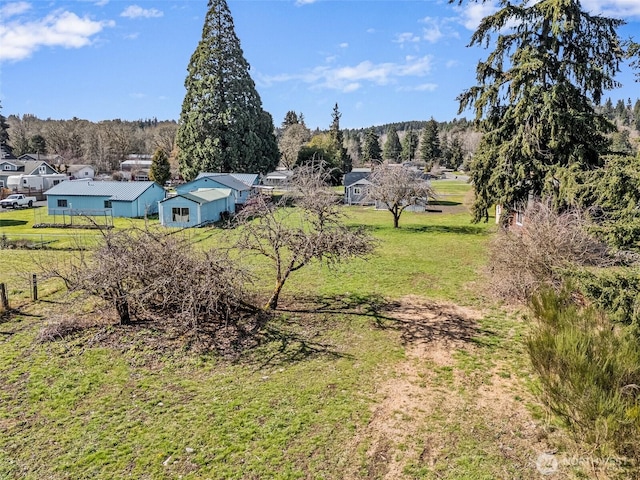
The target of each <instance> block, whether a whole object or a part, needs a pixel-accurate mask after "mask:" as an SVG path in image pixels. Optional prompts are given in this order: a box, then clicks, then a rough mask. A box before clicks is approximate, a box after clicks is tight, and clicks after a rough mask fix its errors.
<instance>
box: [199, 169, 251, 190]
mask: <svg viewBox="0 0 640 480" xmlns="http://www.w3.org/2000/svg"><path fill="white" fill-rule="evenodd" d="M221 175H229V176H231V177H233V178H235V179H236V180H239V181H241V182H242V183H244V184H245V185H248V186H249V187H252V186H254V185H255V184H256V183H257V180H258V177H259V175H258V174H257V173H212V172H202V173H199V174H198V176H197V177H196V178H195V179H196V180H199V179H200V178H203V177H219V176H221Z"/></svg>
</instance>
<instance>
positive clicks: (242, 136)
mask: <svg viewBox="0 0 640 480" xmlns="http://www.w3.org/2000/svg"><path fill="white" fill-rule="evenodd" d="M187 70H188V75H187V78H186V80H185V87H186V90H187V93H186V96H185V98H184V101H183V103H182V112H181V114H180V125H179V127H178V132H177V135H176V145H177V147H178V149H179V151H178V161H179V164H180V171H181V173H182V175H183V176H184V178H185V179H187V180H190V179H193V178H194V177H195V176H196V175H197V174H198V173H199V172H202V171H209V172H216V171H229V172H256V173H258V172H259V173H264V172H267V171H269V170H272V169H273V168H275V167H276V165H277V164H278V156H279V154H278V145H277V143H276V138H275V135H274V126H273V119H272V117H271V115H270V114H269V113H267V112H266V111H264V110H263V108H262V101H261V100H260V96H259V95H258V92H257V90H256V87H255V84H254V82H253V80H252V79H251V76H250V75H249V64H248V63H247V61H246V60H245V58H244V56H243V52H242V49H241V47H240V41H239V39H238V37H237V36H236V34H235V31H234V26H233V18H232V17H231V12H230V11H229V7H228V6H227V2H226V1H225V0H209V4H208V11H207V15H206V18H205V22H204V27H203V29H202V39H201V40H200V43H199V44H198V46H197V48H196V50H195V52H194V53H193V55H192V56H191V60H190V62H189V66H188V68H187Z"/></svg>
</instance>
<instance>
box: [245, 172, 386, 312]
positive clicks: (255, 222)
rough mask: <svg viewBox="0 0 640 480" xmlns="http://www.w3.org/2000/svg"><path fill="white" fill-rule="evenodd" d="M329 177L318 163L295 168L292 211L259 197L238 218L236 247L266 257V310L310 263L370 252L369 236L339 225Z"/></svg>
mask: <svg viewBox="0 0 640 480" xmlns="http://www.w3.org/2000/svg"><path fill="white" fill-rule="evenodd" d="M329 175H330V172H327V171H326V170H325V169H323V168H322V166H318V165H308V166H306V167H303V168H300V169H298V170H297V171H296V173H295V174H294V176H293V180H292V189H291V193H290V195H291V198H292V199H293V201H294V203H295V207H287V206H285V204H286V203H287V201H286V199H285V200H284V201H281V202H279V203H276V204H273V203H269V202H267V201H266V200H265V199H264V198H262V197H260V198H257V199H256V200H255V202H254V203H253V204H252V205H250V206H248V207H247V208H245V209H244V210H243V212H242V213H241V214H240V215H239V216H238V220H239V222H240V223H241V227H242V228H241V233H240V239H239V241H238V247H239V248H241V249H243V250H247V251H250V252H254V253H256V254H258V255H261V256H263V257H266V258H267V259H269V260H270V262H271V264H272V267H273V270H274V273H275V280H276V281H275V287H274V289H273V291H272V293H271V295H270V297H269V299H268V301H267V303H266V304H265V306H264V308H265V309H266V310H273V309H275V308H277V306H278V299H279V296H280V292H281V291H282V288H283V287H284V285H285V282H286V281H287V280H288V278H289V276H290V275H291V274H292V273H293V272H296V271H297V270H300V269H301V268H303V267H305V266H306V265H308V264H310V263H311V262H314V261H316V262H323V263H325V264H327V265H329V266H335V265H336V264H338V263H340V262H342V261H346V260H349V259H352V258H356V257H366V256H367V255H369V254H371V253H372V252H373V249H374V247H375V242H374V240H373V238H372V237H371V236H370V235H368V234H367V233H365V232H364V231H363V230H362V229H349V228H347V227H346V226H345V225H344V223H343V222H342V212H341V210H340V208H339V206H338V205H337V202H336V196H335V195H334V194H333V192H332V191H331V189H330V188H328V187H327V183H326V182H327V180H328V178H329Z"/></svg>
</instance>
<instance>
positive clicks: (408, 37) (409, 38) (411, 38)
mask: <svg viewBox="0 0 640 480" xmlns="http://www.w3.org/2000/svg"><path fill="white" fill-rule="evenodd" d="M419 41H420V37H418V36H417V35H414V34H413V33H411V32H404V33H398V34H397V35H396V39H395V40H394V42H396V43H401V44H404V43H417V42H419Z"/></svg>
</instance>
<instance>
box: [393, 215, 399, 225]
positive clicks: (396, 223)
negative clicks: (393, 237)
mask: <svg viewBox="0 0 640 480" xmlns="http://www.w3.org/2000/svg"><path fill="white" fill-rule="evenodd" d="M393 228H400V215H398V214H397V213H394V214H393Z"/></svg>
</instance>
